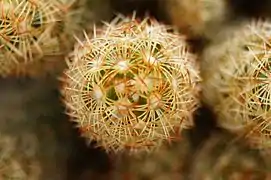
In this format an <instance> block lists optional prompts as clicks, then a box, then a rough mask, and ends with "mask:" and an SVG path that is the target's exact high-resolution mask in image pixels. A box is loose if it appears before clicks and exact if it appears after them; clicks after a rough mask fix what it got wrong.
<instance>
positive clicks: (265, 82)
mask: <svg viewBox="0 0 271 180" xmlns="http://www.w3.org/2000/svg"><path fill="white" fill-rule="evenodd" d="M270 38H271V24H270V22H268V21H253V22H251V23H249V24H246V25H244V26H243V28H241V30H240V29H239V31H237V32H236V34H235V35H234V36H233V37H231V38H230V39H229V40H227V41H225V42H224V43H223V44H222V45H221V44H220V45H218V46H214V47H211V48H209V50H206V52H205V60H204V65H203V73H202V74H203V75H202V76H203V79H204V80H203V94H204V99H205V101H206V102H207V103H209V105H211V106H214V109H215V111H216V112H217V114H218V116H219V119H220V120H219V124H220V125H221V126H223V127H225V128H227V129H230V130H233V131H238V132H239V130H241V132H242V135H243V133H245V136H246V137H247V138H248V140H249V141H251V142H252V144H253V145H255V144H256V146H257V147H259V148H263V149H265V150H267V151H269V152H270V150H271V109H270V108H271V48H270V47H271V42H270ZM216 50H217V51H216ZM213 52H217V54H216V55H215V56H213V55H214V53H213ZM212 59H213V60H214V61H212Z"/></svg>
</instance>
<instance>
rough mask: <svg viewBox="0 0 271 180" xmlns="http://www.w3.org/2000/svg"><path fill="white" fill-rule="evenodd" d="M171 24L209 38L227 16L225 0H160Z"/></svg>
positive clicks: (192, 33) (186, 31) (183, 30)
mask: <svg viewBox="0 0 271 180" xmlns="http://www.w3.org/2000/svg"><path fill="white" fill-rule="evenodd" d="M160 4H161V6H163V7H164V6H165V7H166V14H167V15H168V17H169V19H170V21H171V23H172V24H174V25H175V26H177V27H178V28H180V30H181V31H182V32H185V33H187V34H189V35H192V36H194V35H204V36H208V37H209V38H210V37H212V36H213V35H214V32H217V31H218V30H219V29H218V28H221V25H222V24H223V23H224V22H225V20H226V17H227V16H229V15H228V14H227V13H228V11H227V10H228V7H227V4H226V1H225V0H217V1H214V0H160Z"/></svg>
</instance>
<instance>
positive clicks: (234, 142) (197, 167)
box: [189, 133, 271, 180]
mask: <svg viewBox="0 0 271 180" xmlns="http://www.w3.org/2000/svg"><path fill="white" fill-rule="evenodd" d="M242 141H243V140H242V139H236V138H235V137H233V136H231V135H230V136H228V135H227V136H226V135H224V134H223V135H222V134H217V133H215V134H213V135H212V136H211V138H210V139H208V140H207V141H206V142H205V143H204V144H203V146H202V147H201V148H199V150H198V152H197V153H196V154H195V156H194V157H195V158H194V159H193V163H192V165H191V168H190V178H189V179H191V180H198V179H202V180H217V179H223V180H247V179H253V180H267V179H268V177H270V172H271V169H270V167H267V164H266V163H265V161H264V159H269V160H270V158H269V157H263V156H261V155H260V153H259V152H258V151H256V150H252V149H250V148H249V146H247V144H246V143H244V142H242Z"/></svg>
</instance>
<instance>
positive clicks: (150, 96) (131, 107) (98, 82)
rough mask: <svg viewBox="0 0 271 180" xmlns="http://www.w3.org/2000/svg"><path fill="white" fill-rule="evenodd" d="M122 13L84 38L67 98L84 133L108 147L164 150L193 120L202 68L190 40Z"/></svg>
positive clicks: (73, 59)
mask: <svg viewBox="0 0 271 180" xmlns="http://www.w3.org/2000/svg"><path fill="white" fill-rule="evenodd" d="M168 30H169V28H168V27H166V26H165V25H161V24H159V23H158V22H156V21H155V20H153V19H150V18H146V19H144V20H142V21H139V20H136V19H135V17H132V18H126V17H122V16H119V17H117V18H116V19H114V20H113V21H112V22H111V23H109V24H107V25H105V26H104V27H103V28H100V29H97V30H95V31H94V36H93V38H89V37H88V36H87V35H86V37H85V41H79V43H78V45H77V46H76V47H75V50H74V52H73V53H72V54H71V56H70V57H69V58H68V69H67V71H66V72H65V76H64V78H63V81H64V86H63V95H64V99H65V103H66V105H67V107H68V113H69V115H70V116H71V117H73V120H74V121H76V122H77V123H78V127H79V128H80V129H81V132H82V135H83V136H85V137H87V138H88V139H89V140H96V141H98V144H99V145H100V146H103V147H104V148H105V149H106V150H107V151H110V150H113V151H115V152H116V151H121V150H124V149H129V150H131V151H130V152H134V151H137V150H143V151H145V150H150V149H152V147H158V145H159V144H160V142H161V141H163V140H165V139H168V140H169V139H170V138H173V134H174V133H176V132H178V131H179V130H180V129H182V128H185V127H190V126H191V125H192V113H193V112H194V110H195V108H196V106H197V104H198V100H197V94H198V87H197V84H198V82H199V72H198V68H197V64H196V62H195V57H194V56H193V55H192V54H191V53H189V50H188V47H187V45H186V43H185V39H184V37H182V36H180V35H178V34H176V33H169V32H168Z"/></svg>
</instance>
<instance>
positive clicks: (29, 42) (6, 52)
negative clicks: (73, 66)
mask: <svg viewBox="0 0 271 180" xmlns="http://www.w3.org/2000/svg"><path fill="white" fill-rule="evenodd" d="M72 2H73V1H70V2H69V3H68V2H64V1H60V0H0V12H1V14H0V75H2V76H6V75H9V74H10V73H11V71H14V69H16V68H18V67H19V66H20V64H25V63H28V62H32V61H33V60H37V59H40V57H42V56H43V55H55V54H59V53H60V44H59V39H58V38H57V36H56V35H57V31H56V29H57V28H56V25H57V23H58V22H60V21H62V20H63V19H64V17H65V15H66V12H67V9H68V7H69V6H70V5H71V4H72ZM18 65H19V66H18Z"/></svg>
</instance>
